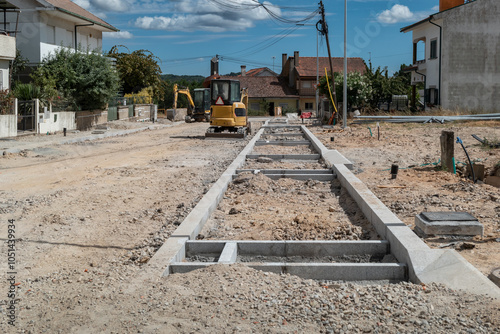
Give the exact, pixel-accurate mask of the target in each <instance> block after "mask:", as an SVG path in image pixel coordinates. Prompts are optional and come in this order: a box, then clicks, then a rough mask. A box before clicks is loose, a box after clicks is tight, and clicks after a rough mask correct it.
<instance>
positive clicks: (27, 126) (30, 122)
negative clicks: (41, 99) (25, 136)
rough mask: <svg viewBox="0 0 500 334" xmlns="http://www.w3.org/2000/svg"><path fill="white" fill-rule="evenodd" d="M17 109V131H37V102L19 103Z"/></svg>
mask: <svg viewBox="0 0 500 334" xmlns="http://www.w3.org/2000/svg"><path fill="white" fill-rule="evenodd" d="M17 108H18V109H17V110H18V114H17V131H35V130H36V127H35V125H36V123H35V122H36V119H35V117H36V115H35V101H34V100H31V101H18V102H17Z"/></svg>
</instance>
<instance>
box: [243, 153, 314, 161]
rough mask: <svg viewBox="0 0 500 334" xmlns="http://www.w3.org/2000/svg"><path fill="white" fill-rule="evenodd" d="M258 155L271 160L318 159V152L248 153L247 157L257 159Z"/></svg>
mask: <svg viewBox="0 0 500 334" xmlns="http://www.w3.org/2000/svg"><path fill="white" fill-rule="evenodd" d="M260 157H264V158H271V159H273V160H319V159H320V158H321V156H320V155H319V154H248V155H247V159H258V158H260Z"/></svg>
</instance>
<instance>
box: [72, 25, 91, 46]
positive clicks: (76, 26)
mask: <svg viewBox="0 0 500 334" xmlns="http://www.w3.org/2000/svg"><path fill="white" fill-rule="evenodd" d="M93 25H94V23H89V24H75V50H78V39H77V36H78V34H77V32H76V28H78V27H89V26H93Z"/></svg>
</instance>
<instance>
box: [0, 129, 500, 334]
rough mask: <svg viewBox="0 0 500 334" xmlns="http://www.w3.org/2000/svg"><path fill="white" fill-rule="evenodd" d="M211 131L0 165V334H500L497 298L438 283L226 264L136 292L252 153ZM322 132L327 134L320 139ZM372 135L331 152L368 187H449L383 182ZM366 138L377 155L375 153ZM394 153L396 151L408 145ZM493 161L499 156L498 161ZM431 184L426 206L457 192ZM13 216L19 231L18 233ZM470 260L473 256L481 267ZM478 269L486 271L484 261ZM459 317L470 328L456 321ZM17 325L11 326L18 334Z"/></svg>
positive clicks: (55, 150)
mask: <svg viewBox="0 0 500 334" xmlns="http://www.w3.org/2000/svg"><path fill="white" fill-rule="evenodd" d="M206 126H207V125H206V124H204V123H192V124H183V125H179V126H176V127H172V128H166V129H161V130H154V131H144V132H140V133H136V134H134V135H129V136H123V137H114V138H109V139H103V140H97V141H92V142H85V143H81V144H71V145H55V146H54V145H51V146H47V147H46V148H44V149H43V150H38V151H36V152H34V151H27V152H22V153H21V154H13V155H6V156H3V157H1V158H0V165H1V167H0V214H1V219H2V222H1V224H0V226H2V228H1V232H0V238H1V239H2V244H1V254H2V259H1V260H0V280H1V282H2V283H1V284H0V294H1V296H2V297H0V331H2V332H6V333H17V332H19V333H43V332H47V333H98V332H105V333H138V332H139V333H141V332H142V333H195V332H196V333H213V332H220V333H235V332H259V333H262V332H281V333H289V332H296V331H305V332H332V333H333V332H340V331H344V332H349V331H364V332H370V331H375V330H378V331H379V332H394V331H430V330H431V329H432V331H434V332H443V333H444V332H450V331H461V330H463V331H466V330H467V329H469V328H474V329H475V330H476V331H478V332H494V331H497V330H498V328H499V326H500V314H499V310H500V304H499V303H498V302H497V301H491V300H489V299H488V298H483V297H476V296H469V295H467V294H463V293H458V292H454V291H449V290H448V289H446V288H444V287H441V286H429V287H422V286H419V285H413V284H407V283H405V284H398V285H388V286H369V287H363V286H359V285H354V284H340V283H338V284H337V283H335V284H331V283H328V284H327V283H321V282H319V283H318V282H313V281H308V280H301V279H298V278H296V277H292V276H288V275H281V276H280V275H274V274H268V273H261V272H258V271H255V270H251V269H248V268H245V267H243V266H240V265H237V266H230V267H220V266H216V267H212V268H209V269H206V270H201V271H195V272H192V273H189V274H187V275H172V276H171V277H169V278H167V279H160V278H159V277H151V278H149V279H146V280H144V281H140V282H138V281H137V280H136V279H135V277H136V276H137V274H138V273H140V272H141V270H142V269H141V268H142V265H143V264H144V263H146V262H147V261H148V259H149V258H150V257H151V256H152V254H153V253H154V252H155V250H156V249H157V248H158V247H159V246H160V245H161V244H162V243H163V241H164V240H165V239H166V238H168V236H169V235H170V233H171V232H172V231H173V230H175V228H176V227H177V225H178V224H179V223H180V222H181V221H182V220H183V218H184V217H185V216H186V215H187V213H189V210H190V209H191V208H192V207H194V205H195V204H196V203H197V201H198V200H199V199H200V198H201V196H202V195H203V194H204V193H205V192H206V191H207V189H209V187H210V185H211V184H212V183H213V182H215V181H216V180H217V179H218V177H219V176H220V174H221V173H222V172H223V171H224V169H225V168H226V167H227V166H228V165H229V163H230V162H231V161H232V160H233V159H234V158H235V157H236V155H237V154H238V152H239V151H240V150H241V149H242V148H243V147H244V145H246V142H243V141H241V142H234V141H219V140H216V141H205V140H203V133H204V131H205V128H206ZM317 132H318V133H319V134H321V133H323V132H322V130H319V129H318V130H317ZM350 133H352V135H350ZM394 133H396V130H394ZM329 136H330V135H329V134H326V133H323V137H324V138H323V139H324V140H325V142H329ZM404 136H405V135H402V137H403V138H404ZM365 137H366V136H365V134H364V131H361V130H360V131H358V129H355V128H353V130H352V132H347V131H346V132H344V133H343V134H342V135H340V136H339V137H338V139H336V141H335V144H336V145H337V144H338V145H339V147H338V148H339V149H340V150H341V151H342V152H343V153H345V154H346V155H347V156H348V157H349V158H351V159H353V160H354V161H355V162H357V163H358V166H360V168H361V169H365V171H364V172H361V170H359V171H358V172H359V174H358V176H359V177H360V178H362V179H363V181H365V182H367V183H368V184H369V185H370V186H371V187H372V188H374V186H375V185H377V184H379V183H382V182H387V183H389V182H401V184H404V185H406V186H407V187H409V188H410V189H413V188H418V186H417V184H418V183H422V180H421V181H416V180H413V179H412V176H416V174H418V175H420V177H421V178H424V180H425V179H426V178H431V177H432V178H433V180H441V179H443V177H442V175H435V173H436V172H435V171H432V170H431V171H428V170H425V169H423V170H409V171H408V172H407V173H403V174H402V176H401V178H398V179H397V180H396V181H386V175H385V174H384V175H382V174H381V172H380V171H379V170H376V169H373V170H371V169H368V168H366V165H370V164H371V163H372V162H371V161H372V160H371V159H372V158H373V157H375V156H377V154H376V153H374V154H373V155H372V156H369V155H365V156H363V159H356V156H357V154H359V153H357V151H356V148H355V146H356V140H354V139H355V138H358V139H359V140H361V141H362V142H363V143H365V140H366V138H365ZM341 138H344V139H345V142H344V141H343V140H344V139H341ZM407 139H408V141H407V140H405V141H402V142H404V143H405V144H404V145H410V144H408V143H412V142H413V141H414V138H407ZM370 141H371V143H372V144H373V145H374V147H375V146H376V144H377V143H373V139H370ZM387 142H389V140H387V141H386V143H387ZM390 142H391V143H393V142H395V143H397V142H398V140H390ZM347 143H349V144H347ZM391 145H392V144H391ZM365 146H366V145H365ZM392 148H393V149H395V150H400V146H396V145H394V146H392ZM358 149H359V148H358ZM496 154H497V153H494V155H493V157H494V159H497V158H498V155H496ZM433 158H434V157H432V158H429V159H428V160H433ZM381 159H382V158H380V157H378V158H377V159H375V160H373V161H375V163H376V164H378V166H377V167H380V169H384V168H386V165H387V164H388V163H389V161H390V162H393V161H392V160H393V159H392V156H389V155H388V156H386V157H385V158H384V159H385V160H384V159H383V160H381ZM414 160H415V163H417V162H421V161H422V159H421V157H420V156H416V157H415V159H414ZM492 160H493V159H492ZM497 160H500V159H497ZM423 161H424V162H425V161H426V160H423ZM361 162H362V163H363V164H364V165H361V164H360V163H361ZM405 162H406V161H405ZM401 165H403V162H401ZM384 173H385V172H384ZM447 180H448V181H447V184H451V185H452V186H449V187H453V185H454V187H458V188H457V190H456V191H455V193H458V194H459V195H460V194H461V192H462V191H463V190H462V188H460V187H466V188H467V189H469V188H470V187H472V189H473V190H472V191H470V192H468V193H467V194H468V195H472V194H474V193H476V190H477V189H481V191H482V193H481V194H482V195H481V196H482V197H481V198H482V199H484V200H485V198H486V197H485V196H489V195H490V194H493V195H494V196H495V194H498V189H496V190H495V189H493V188H488V187H489V186H488V187H486V186H484V185H481V186H479V185H472V186H471V185H470V183H468V182H466V181H463V180H461V179H459V178H458V177H455V176H449V177H448V178H447ZM411 182H414V183H411ZM413 184H415V185H413ZM425 184H426V185H430V184H433V187H436V188H435V189H432V190H428V189H427V190H426V191H425V192H421V193H418V194H420V195H419V196H420V197H418V199H420V198H427V197H428V194H429V191H431V192H432V193H433V194H434V193H437V194H441V191H443V190H445V191H446V189H448V188H446V187H443V186H439V185H437V183H435V182H427V183H425ZM462 184H463V186H462ZM449 189H451V188H449ZM484 189H486V190H484ZM375 191H376V192H377V194H378V195H379V196H381V198H382V199H383V200H384V201H386V203H390V204H389V205H392V204H391V203H392V202H396V200H394V198H397V201H398V202H399V203H403V204H405V205H406V204H410V203H411V201H412V200H413V201H416V200H417V198H416V197H415V196H416V195H415V196H411V197H408V196H403V195H404V193H403V192H398V190H396V189H389V190H387V189H386V190H378V189H375ZM449 191H453V190H449ZM495 191H496V192H495ZM388 194H392V196H393V197H389V196H388ZM287 195H289V194H287ZM468 195H464V197H463V198H464V203H462V202H460V204H459V205H462V206H464V207H466V208H472V207H475V205H476V204H475V202H474V201H472V202H470V201H465V199H466V198H467V197H465V196H468ZM454 196H458V195H454ZM474 196H476V195H474ZM438 197H439V198H440V199H444V198H447V197H443V196H442V195H439V196H438ZM449 200H450V201H452V200H453V198H451V197H450V198H449ZM460 200H462V197H460ZM443 202H444V200H443ZM278 203H279V201H278ZM415 203H417V202H415ZM424 204H425V203H423V204H420V203H419V202H418V205H417V206H416V207H415V208H413V207H411V208H409V209H408V210H406V209H405V210H406V211H403V213H401V212H398V211H396V212H397V213H398V214H400V217H402V219H403V220H404V221H405V222H407V223H411V222H410V216H411V212H413V211H417V210H419V209H420V206H422V205H424ZM457 205H458V204H457ZM405 207H406V206H405ZM481 208H484V209H485V210H486V208H487V210H490V211H487V213H485V214H484V216H485V221H488V220H487V219H490V220H489V221H490V223H488V224H487V227H486V232H487V237H488V238H490V239H491V238H495V237H498V236H497V234H496V233H498V231H497V230H498V229H499V228H500V227H498V219H497V218H495V217H494V216H493V213H498V211H495V210H497V208H498V202H496V204H493V206H491V207H490V206H487V207H486V206H484V207H483V206H482V207H481ZM242 210H249V209H248V208H242ZM491 210H492V211H491ZM485 212H486V211H485ZM10 219H12V220H13V221H14V224H13V225H15V228H14V229H13V231H10V232H9V231H8V228H7V225H8V221H9V220H10ZM495 219H496V220H495ZM495 224H497V225H495ZM9 234H14V235H15V238H17V242H16V244H15V247H16V263H15V272H16V274H15V275H14V276H15V280H14V281H15V284H14V288H13V289H14V292H15V294H16V298H18V299H16V305H15V306H16V309H15V312H14V314H15V318H14V320H13V319H12V318H9V314H12V313H10V309H9V305H10V304H9V303H10V299H9V298H7V293H8V292H9V291H10V289H11V285H10V283H9V281H8V279H9V278H10V276H12V275H11V274H7V273H8V272H9V271H10V269H9V267H8V261H7V255H6V253H7V250H8V243H7V239H8V236H9ZM474 242H475V243H476V244H477V249H476V251H478V249H479V250H482V249H483V248H482V247H483V244H484V245H493V242H484V240H475V241H474ZM487 250H488V251H495V250H496V252H497V255H498V248H488V249H487ZM465 255H467V253H465ZM468 258H469V259H470V260H471V261H472V260H474V259H475V257H474V256H470V257H468ZM481 261H482V260H481ZM477 263H478V264H479V266H480V267H481V263H482V262H480V261H479V262H477ZM491 265H492V263H491V261H489V260H488V261H487V262H486V264H485V265H484V267H481V269H482V270H484V271H486V270H487V269H488V268H490V267H491ZM377 305H378V306H377ZM450 305H452V307H451V308H450ZM379 306H380V308H379ZM359 310H363V311H362V312H360V311H359ZM457 314H459V317H460V321H455V320H456V318H457ZM9 321H14V323H15V326H12V325H10V324H9Z"/></svg>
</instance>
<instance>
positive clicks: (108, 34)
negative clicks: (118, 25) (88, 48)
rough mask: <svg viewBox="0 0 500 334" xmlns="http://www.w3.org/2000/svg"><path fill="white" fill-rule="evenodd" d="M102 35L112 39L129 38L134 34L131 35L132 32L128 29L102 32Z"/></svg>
mask: <svg viewBox="0 0 500 334" xmlns="http://www.w3.org/2000/svg"><path fill="white" fill-rule="evenodd" d="M103 35H104V37H105V38H112V39H131V38H134V35H132V33H131V32H129V31H117V32H103Z"/></svg>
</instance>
